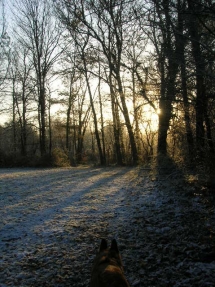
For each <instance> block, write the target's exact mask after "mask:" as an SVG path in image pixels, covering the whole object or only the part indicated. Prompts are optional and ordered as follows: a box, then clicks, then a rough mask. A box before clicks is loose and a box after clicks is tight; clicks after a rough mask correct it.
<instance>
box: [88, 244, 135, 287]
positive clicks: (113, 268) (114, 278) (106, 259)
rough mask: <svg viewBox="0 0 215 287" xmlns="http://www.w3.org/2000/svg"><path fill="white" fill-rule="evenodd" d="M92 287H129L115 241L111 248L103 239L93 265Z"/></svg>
mask: <svg viewBox="0 0 215 287" xmlns="http://www.w3.org/2000/svg"><path fill="white" fill-rule="evenodd" d="M90 287H129V284H128V282H127V280H126V278H125V276H124V274H123V267H122V261H121V256H120V253H119V249H118V246H117V242H116V240H115V239H113V240H112V243H111V247H110V248H108V247H107V241H106V240H105V239H102V241H101V245H100V249H99V253H98V255H97V256H96V258H95V261H94V264H93V269H92V276H91V283H90Z"/></svg>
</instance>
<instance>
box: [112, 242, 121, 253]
mask: <svg viewBox="0 0 215 287" xmlns="http://www.w3.org/2000/svg"><path fill="white" fill-rule="evenodd" d="M110 250H113V251H116V252H117V253H119V249H118V245H117V242H116V239H113V240H112V242H111V247H110Z"/></svg>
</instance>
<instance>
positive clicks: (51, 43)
mask: <svg viewBox="0 0 215 287" xmlns="http://www.w3.org/2000/svg"><path fill="white" fill-rule="evenodd" d="M15 9H16V11H18V13H16V12H15V18H16V21H17V28H16V35H17V39H18V41H19V43H20V45H23V46H25V47H26V48H28V50H29V53H30V54H31V61H32V62H33V65H34V70H35V75H36V80H37V91H38V120H39V127H40V151H41V155H44V154H45V153H46V77H47V75H48V73H49V71H50V69H51V67H52V66H53V65H54V63H55V62H56V61H57V59H58V57H59V55H60V54H61V51H59V50H58V47H59V41H60V31H59V28H58V23H57V21H56V19H55V18H54V17H53V14H52V2H51V1H49V0H48V1H45V0H20V1H16V2H15Z"/></svg>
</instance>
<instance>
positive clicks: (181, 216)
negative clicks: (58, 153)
mask: <svg viewBox="0 0 215 287" xmlns="http://www.w3.org/2000/svg"><path fill="white" fill-rule="evenodd" d="M190 189H192V187H189V186H186V185H185V184H184V182H183V181H182V180H181V179H180V180H177V178H175V177H174V178H173V179H172V178H171V177H169V176H168V177H166V178H162V180H160V179H159V178H157V179H156V180H154V179H153V180H152V178H151V176H150V173H149V171H148V170H144V169H143V170H141V169H140V168H113V169H110V168H103V169H102V168H83V167H82V168H68V169H11V170H9V169H7V170H6V169H1V170H0V217H1V221H0V286H1V287H4V286H58V287H61V286H74V287H75V286H76V287H78V286H89V280H90V270H91V266H92V261H93V258H94V256H95V254H96V252H97V249H98V246H99V243H100V239H101V238H107V239H108V240H109V241H110V240H111V239H112V238H116V239H117V241H118V244H119V248H120V251H121V254H122V259H123V263H124V267H125V268H124V269H125V274H126V277H127V278H128V280H129V282H130V284H131V286H148V287H150V286H175V287H176V286H214V282H215V272H214V270H215V252H214V243H215V242H214V241H215V239H214V235H215V228H214V226H215V225H214V221H215V213H214V206H212V205H210V206H208V205H207V204H205V203H203V202H202V198H201V197H200V196H191V191H192V190H190Z"/></svg>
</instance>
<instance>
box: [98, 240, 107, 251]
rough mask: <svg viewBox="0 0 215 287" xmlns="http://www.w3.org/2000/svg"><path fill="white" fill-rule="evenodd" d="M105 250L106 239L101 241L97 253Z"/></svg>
mask: <svg viewBox="0 0 215 287" xmlns="http://www.w3.org/2000/svg"><path fill="white" fill-rule="evenodd" d="M105 249H107V240H106V239H102V241H101V244H100V248H99V251H100V252H101V251H103V250H105Z"/></svg>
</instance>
